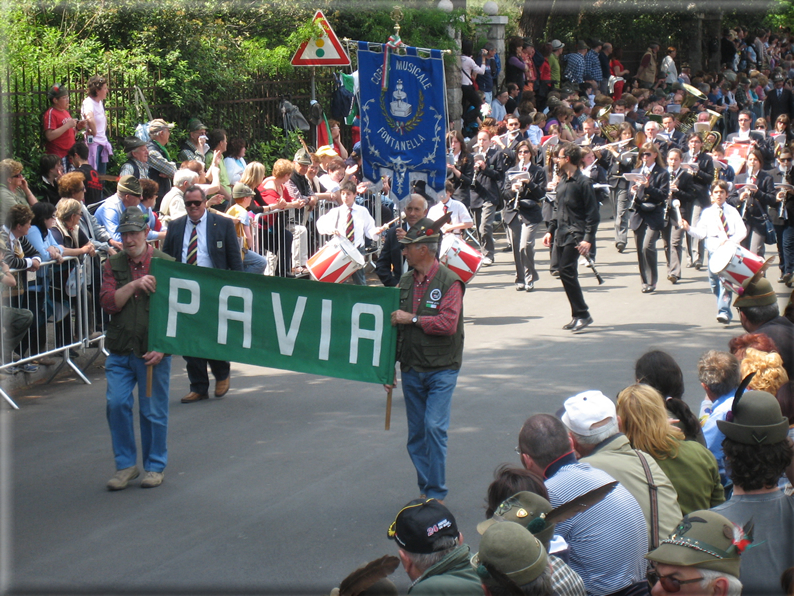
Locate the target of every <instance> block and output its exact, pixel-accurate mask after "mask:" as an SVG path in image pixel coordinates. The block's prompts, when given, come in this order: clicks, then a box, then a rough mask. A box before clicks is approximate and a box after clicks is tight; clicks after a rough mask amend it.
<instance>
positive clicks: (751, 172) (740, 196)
mask: <svg viewBox="0 0 794 596" xmlns="http://www.w3.org/2000/svg"><path fill="white" fill-rule="evenodd" d="M763 161H764V158H763V156H762V155H761V151H760V150H759V149H753V150H752V151H750V153H749V154H748V155H747V173H745V174H739V175H738V176H736V181H735V186H734V190H733V192H732V193H731V194H730V196H729V198H728V201H729V202H730V203H731V205H733V206H734V207H736V208H737V209H739V211H740V212H741V214H742V219H744V221H745V223H746V224H747V235H746V237H745V238H744V242H743V243H742V245H743V246H744V247H745V248H747V249H748V250H749V251H750V252H752V253H755V254H757V255H758V256H760V257H763V256H764V238H765V237H766V223H765V222H766V209H767V207H773V206H775V204H776V202H775V183H774V182H773V181H772V176H770V175H769V174H767V173H766V172H765V171H763V170H762V169H761V164H762V163H763Z"/></svg>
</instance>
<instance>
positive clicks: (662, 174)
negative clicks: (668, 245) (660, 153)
mask: <svg viewBox="0 0 794 596" xmlns="http://www.w3.org/2000/svg"><path fill="white" fill-rule="evenodd" d="M641 171H642V169H641V168H640V169H637V170H634V172H635V173H637V174H639V173H640V172H641ZM669 194H670V173H669V172H668V171H667V170H665V169H664V168H662V167H660V166H659V165H658V164H657V165H655V166H654V168H653V170H652V171H651V175H650V179H649V182H648V186H646V187H645V192H644V193H643V195H642V196H641V197H639V198H637V200H636V201H634V211H633V212H632V214H631V217H630V218H629V227H630V228H631V229H632V230H637V229H638V228H639V227H640V226H641V225H642V224H643V223H645V224H648V227H649V228H650V229H652V230H663V229H664V207H665V204H666V203H667V197H668V195H669ZM642 204H645V205H651V204H653V205H654V208H653V210H652V211H645V210H644V209H643V208H642Z"/></svg>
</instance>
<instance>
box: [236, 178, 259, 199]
mask: <svg viewBox="0 0 794 596" xmlns="http://www.w3.org/2000/svg"><path fill="white" fill-rule="evenodd" d="M252 196H254V191H253V190H251V188H250V187H249V186H248V185H247V184H243V183H242V182H237V183H236V184H235V185H234V188H233V189H232V198H233V199H242V198H243V197H252Z"/></svg>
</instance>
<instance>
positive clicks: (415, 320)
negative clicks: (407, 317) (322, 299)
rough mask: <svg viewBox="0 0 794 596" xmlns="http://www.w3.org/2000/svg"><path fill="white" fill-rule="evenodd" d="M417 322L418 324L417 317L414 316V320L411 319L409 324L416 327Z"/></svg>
mask: <svg viewBox="0 0 794 596" xmlns="http://www.w3.org/2000/svg"><path fill="white" fill-rule="evenodd" d="M418 322H419V317H417V316H416V315H414V318H413V319H411V324H412V325H416V324H417V323H418Z"/></svg>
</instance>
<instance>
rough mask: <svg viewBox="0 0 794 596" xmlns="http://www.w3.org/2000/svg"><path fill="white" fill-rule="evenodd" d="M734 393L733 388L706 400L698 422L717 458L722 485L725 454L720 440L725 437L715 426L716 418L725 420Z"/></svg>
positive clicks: (724, 477) (724, 478) (710, 449)
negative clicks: (712, 399) (710, 401)
mask: <svg viewBox="0 0 794 596" xmlns="http://www.w3.org/2000/svg"><path fill="white" fill-rule="evenodd" d="M735 393H736V391H735V390H733V391H731V392H730V393H728V394H726V395H723V396H722V397H719V398H717V400H716V401H714V402H712V403H711V405H708V403H707V401H708V400H707V401H706V402H704V403H703V404H702V405H701V408H700V424H701V426H702V427H703V438H704V439H706V447H708V448H709V451H711V452H712V453H713V454H714V457H715V458H716V459H717V465H718V466H719V469H720V478H722V480H723V485H724V484H725V481H726V475H725V456H724V455H723V453H722V440H723V439H724V438H725V435H724V434H722V431H721V430H720V429H719V427H717V420H725V416H726V415H727V414H728V412H730V411H731V408H732V407H733V396H734V394H735Z"/></svg>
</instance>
